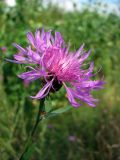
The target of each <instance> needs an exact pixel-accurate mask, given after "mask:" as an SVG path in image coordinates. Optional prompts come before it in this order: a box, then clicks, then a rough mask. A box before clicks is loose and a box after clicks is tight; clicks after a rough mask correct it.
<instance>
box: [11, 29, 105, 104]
mask: <svg viewBox="0 0 120 160" xmlns="http://www.w3.org/2000/svg"><path fill="white" fill-rule="evenodd" d="M27 39H28V40H29V42H30V44H29V45H28V47H26V48H22V47H21V46H19V45H18V44H15V43H14V46H15V47H16V48H17V49H18V50H19V51H18V53H17V54H15V55H14V60H9V61H11V62H15V63H20V64H23V63H24V64H27V68H28V69H29V71H27V72H24V73H22V74H20V75H18V76H19V77H20V78H21V79H23V80H25V81H29V82H31V81H34V80H36V79H39V78H42V79H44V86H43V88H42V89H41V90H40V91H39V92H38V93H37V94H36V95H35V96H31V98H35V99H42V98H44V97H46V96H47V95H48V94H49V93H50V92H56V91H58V90H59V89H60V88H61V87H62V86H64V88H65V90H66V92H67V98H68V100H69V101H70V103H71V104H72V105H73V106H74V107H79V106H81V101H83V102H85V103H87V104H88V105H90V106H93V107H94V106H95V102H97V99H95V98H93V97H92V95H91V91H92V90H96V89H101V88H103V84H104V82H103V81H102V80H91V77H93V76H94V74H93V73H92V72H93V68H94V64H93V62H91V63H90V66H89V68H88V69H86V70H84V69H82V68H83V65H84V64H83V63H84V61H85V60H86V59H87V57H88V56H89V54H90V51H88V52H84V50H83V48H84V45H82V46H81V47H80V48H79V49H78V50H77V51H76V52H69V48H70V47H69V45H68V46H67V45H66V44H65V42H64V40H63V38H62V36H61V34H60V33H59V32H55V36H53V35H52V34H51V31H48V32H45V31H44V29H42V31H40V30H37V31H36V32H35V36H34V35H33V34H32V33H31V32H29V33H28V34H27ZM31 64H34V65H32V66H35V67H32V66H31Z"/></svg>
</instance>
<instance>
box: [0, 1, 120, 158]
mask: <svg viewBox="0 0 120 160" xmlns="http://www.w3.org/2000/svg"><path fill="white" fill-rule="evenodd" d="M16 2H17V5H16V6H15V7H12V8H9V7H8V6H6V4H5V3H4V1H2V2H0V26H1V32H0V39H1V42H0V47H1V46H6V47H7V52H3V51H2V50H0V93H1V96H0V113H1V116H0V159H1V160H11V159H12V160H16V159H18V157H20V153H21V152H22V151H23V147H24V146H25V143H26V139H27V137H28V135H29V134H30V131H31V130H32V127H33V125H34V123H35V118H36V115H37V106H38V105H39V102H38V101H36V100H33V101H32V100H31V99H30V98H29V95H34V93H36V92H37V91H38V90H39V89H40V88H41V82H40V81H39V80H38V81H36V82H35V83H32V84H30V85H29V86H24V84H23V82H22V80H20V79H19V78H18V77H17V76H16V75H17V74H19V73H21V72H22V71H23V69H24V66H23V65H22V66H20V65H19V66H18V65H17V64H12V63H9V62H5V60H4V58H6V57H7V58H8V57H9V58H12V56H13V54H14V53H15V52H16V49H15V48H14V47H13V46H12V43H13V42H16V43H18V44H21V45H22V46H23V47H24V46H26V44H27V43H28V42H27V40H26V36H25V35H26V33H27V31H33V32H35V30H36V28H38V27H40V28H41V27H42V26H44V27H45V29H46V30H48V29H53V31H54V30H58V31H60V32H61V33H62V35H63V37H64V38H65V40H66V42H67V41H69V42H70V43H71V50H75V49H78V48H79V46H80V44H82V43H85V45H86V47H85V49H86V50H88V49H90V48H92V53H91V56H90V58H89V60H94V61H95V66H96V68H95V73H96V72H97V71H98V70H99V68H100V67H101V66H102V69H101V70H100V71H99V72H98V74H97V76H98V77H99V78H103V76H104V79H105V81H106V85H105V89H104V90H103V91H100V92H97V93H94V94H95V96H96V97H98V98H99V99H100V102H99V104H98V106H97V108H88V107H86V106H85V105H84V106H83V107H81V108H79V109H72V110H70V111H69V112H68V113H64V114H63V115H62V116H58V117H57V116H56V117H55V118H51V119H48V120H45V121H44V122H43V123H41V125H40V126H39V128H38V130H37V134H36V135H35V142H36V147H35V148H34V147H33V148H34V149H35V150H34V152H35V153H34V155H33V156H32V158H31V160H37V159H42V160H48V159H49V160H56V159H58V160H59V159H60V160H61V159H62V160H66V159H67V160H84V159H86V160H94V159H100V160H107V159H110V160H112V159H113V160H115V159H116V160H117V159H119V157H120V155H119V153H120V138H119V134H120V126H119V124H120V122H119V114H120V107H119V104H120V97H119V95H120V91H119V88H120V75H119V69H120V65H119V60H120V54H119V51H120V39H119V37H120V29H119V28H120V17H117V16H116V15H113V14H111V15H108V16H106V15H99V14H97V13H96V12H89V11H88V10H84V11H83V12H77V11H75V12H72V13H66V12H64V11H61V10H60V9H58V8H57V7H55V6H51V5H50V6H48V7H47V8H44V7H43V6H42V1H39V0H32V1H28V0H22V1H21V0H16ZM46 105H47V106H49V107H50V109H53V108H56V109H57V110H58V111H60V112H61V110H62V111H64V107H65V106H68V102H67V100H66V98H65V91H64V90H63V88H62V89H61V90H60V92H59V93H56V94H55V95H51V97H50V98H48V100H47V102H46ZM59 108H60V109H59ZM47 109H48V111H49V108H47ZM66 109H69V107H68V108H66ZM71 135H72V136H74V137H76V139H75V140H74V141H71V140H70V139H69V137H70V136H71ZM29 152H30V153H31V150H29ZM27 156H29V154H28V155H27Z"/></svg>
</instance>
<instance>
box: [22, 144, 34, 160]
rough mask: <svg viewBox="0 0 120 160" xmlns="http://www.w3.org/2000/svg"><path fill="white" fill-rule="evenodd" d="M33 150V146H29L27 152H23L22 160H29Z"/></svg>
mask: <svg viewBox="0 0 120 160" xmlns="http://www.w3.org/2000/svg"><path fill="white" fill-rule="evenodd" d="M34 150H35V144H31V146H30V147H29V148H28V150H27V151H26V152H25V154H24V156H23V157H22V160H30V157H31V155H32V153H33V152H34Z"/></svg>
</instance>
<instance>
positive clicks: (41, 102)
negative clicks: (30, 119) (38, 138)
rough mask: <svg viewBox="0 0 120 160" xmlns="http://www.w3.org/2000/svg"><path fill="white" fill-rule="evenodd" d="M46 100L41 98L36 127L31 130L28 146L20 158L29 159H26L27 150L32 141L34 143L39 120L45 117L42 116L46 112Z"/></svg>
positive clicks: (20, 159) (21, 159)
mask: <svg viewBox="0 0 120 160" xmlns="http://www.w3.org/2000/svg"><path fill="white" fill-rule="evenodd" d="M44 102H45V98H43V99H41V101H40V105H39V110H38V114H37V118H36V122H35V125H34V127H33V129H32V132H31V134H30V136H29V138H28V141H27V144H26V147H25V149H24V151H23V153H22V155H21V156H20V158H19V160H27V159H25V154H26V152H27V151H28V149H29V147H30V145H31V143H32V141H33V136H34V134H35V132H36V129H37V127H38V124H39V122H40V121H41V120H42V118H43V117H42V113H43V112H45V105H44Z"/></svg>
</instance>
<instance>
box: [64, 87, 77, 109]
mask: <svg viewBox="0 0 120 160" xmlns="http://www.w3.org/2000/svg"><path fill="white" fill-rule="evenodd" d="M64 86H65V89H66V91H67V97H68V100H69V101H70V103H71V104H72V105H73V106H74V107H79V106H80V104H79V103H78V102H76V100H75V98H74V96H73V93H72V90H71V88H69V87H67V86H66V85H64Z"/></svg>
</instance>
